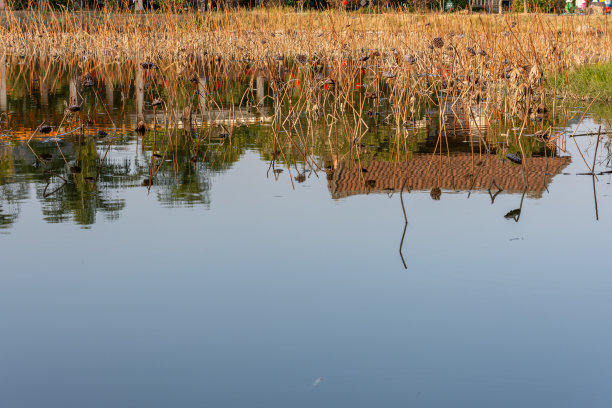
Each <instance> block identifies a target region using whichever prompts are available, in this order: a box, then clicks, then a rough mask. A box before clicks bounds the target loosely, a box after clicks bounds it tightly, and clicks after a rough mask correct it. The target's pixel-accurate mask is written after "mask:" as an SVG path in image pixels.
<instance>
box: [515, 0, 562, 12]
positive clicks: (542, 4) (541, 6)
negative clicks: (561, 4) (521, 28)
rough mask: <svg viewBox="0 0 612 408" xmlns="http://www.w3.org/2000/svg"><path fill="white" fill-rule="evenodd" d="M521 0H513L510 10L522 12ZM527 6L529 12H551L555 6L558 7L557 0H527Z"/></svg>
mask: <svg viewBox="0 0 612 408" xmlns="http://www.w3.org/2000/svg"><path fill="white" fill-rule="evenodd" d="M523 7H524V6H523V0H514V1H513V2H512V11H514V12H516V13H522V12H523V11H524V10H523ZM527 7H529V10H528V11H530V12H534V11H540V12H543V13H551V12H553V11H555V7H558V2H557V0H527Z"/></svg>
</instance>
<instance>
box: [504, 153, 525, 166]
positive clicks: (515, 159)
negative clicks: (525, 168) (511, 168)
mask: <svg viewBox="0 0 612 408" xmlns="http://www.w3.org/2000/svg"><path fill="white" fill-rule="evenodd" d="M506 159H508V160H510V161H511V162H512V163H514V164H523V159H521V156H519V155H518V154H515V153H508V154H507V155H506Z"/></svg>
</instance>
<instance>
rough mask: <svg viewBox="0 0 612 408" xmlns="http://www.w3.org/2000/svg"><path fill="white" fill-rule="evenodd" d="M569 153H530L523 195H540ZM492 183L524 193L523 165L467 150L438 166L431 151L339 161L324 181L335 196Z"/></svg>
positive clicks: (472, 187) (480, 187)
mask: <svg viewBox="0 0 612 408" xmlns="http://www.w3.org/2000/svg"><path fill="white" fill-rule="evenodd" d="M570 162H571V158H570V157H531V158H526V159H524V164H525V174H526V176H527V180H528V187H527V193H528V194H529V195H530V196H532V197H540V196H541V195H542V193H543V192H544V190H545V189H546V187H547V185H548V183H550V181H551V179H552V177H553V176H554V175H556V174H559V173H560V172H561V171H562V170H563V169H564V168H565V167H566V166H567V165H568V164H569V163H570ZM493 177H494V178H495V182H496V183H497V184H498V185H499V186H500V187H501V188H502V189H504V191H507V192H512V193H522V192H523V190H524V183H523V176H522V174H521V167H520V166H516V165H512V164H510V163H508V162H507V161H504V160H502V159H500V158H499V157H497V156H495V155H486V156H480V158H479V157H475V156H472V155H469V154H455V155H451V156H450V159H449V158H447V157H445V158H443V163H442V164H440V163H439V161H438V160H437V159H435V158H434V161H433V162H432V156H431V155H429V154H415V155H414V156H413V157H412V159H410V160H409V161H407V162H406V163H389V162H381V161H372V162H370V163H369V164H368V165H367V166H363V167H362V168H361V169H360V168H358V167H355V166H348V165H346V164H340V165H339V166H338V167H337V168H336V170H335V171H334V172H333V174H332V177H331V179H329V181H328V187H329V190H330V191H331V194H332V197H333V198H342V197H347V196H351V195H355V194H368V193H379V192H383V193H385V192H393V191H399V189H400V188H401V186H402V183H403V182H404V179H406V180H407V182H406V188H409V189H413V190H430V189H432V188H436V187H439V188H443V189H447V190H486V189H488V188H489V186H490V185H491V181H492V179H493Z"/></svg>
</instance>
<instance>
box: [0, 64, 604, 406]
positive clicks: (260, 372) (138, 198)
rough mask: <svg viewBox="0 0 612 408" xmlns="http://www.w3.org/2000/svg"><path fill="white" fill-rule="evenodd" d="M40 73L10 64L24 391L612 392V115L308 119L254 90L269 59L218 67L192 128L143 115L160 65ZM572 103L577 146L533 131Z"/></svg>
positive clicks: (5, 254)
mask: <svg viewBox="0 0 612 408" xmlns="http://www.w3.org/2000/svg"><path fill="white" fill-rule="evenodd" d="M5 70H6V68H5ZM20 72H21V71H20V70H19V69H18V68H15V69H13V70H12V71H11V70H9V73H8V74H3V75H4V83H3V84H0V85H2V87H0V88H2V89H4V95H2V92H0V111H2V112H1V113H2V117H1V120H2V124H1V125H0V126H2V137H1V140H0V143H1V145H0V227H1V229H0V248H1V250H0V253H1V254H2V268H1V272H0V327H1V329H2V336H1V338H0V361H1V365H2V370H0V405H1V406H2V407H19V408H29V407H36V408H40V407H76V406H87V407H111V406H112V407H145V406H146V407H169V406H173V407H196V406H198V407H201V406H214V407H238V406H249V407H287V406H291V407H313V406H317V407H342V406H346V407H348V406H351V407H371V406H385V407H400V406H401V407H405V406H419V407H448V406H472V407H490V406H495V407H517V406H527V407H544V406H554V407H576V406H583V405H586V406H589V407H604V406H610V404H611V403H612V389H611V388H610V387H609V380H610V378H612V349H611V347H610V344H612V327H611V326H610V324H609V318H608V317H609V316H608V311H609V310H610V309H611V308H612V297H611V296H610V293H611V292H612V275H611V274H610V273H609V272H610V267H609V262H610V261H609V259H608V258H607V256H608V245H609V241H608V240H609V236H610V230H611V228H612V205H611V204H612V185H611V184H610V183H611V182H612V175H611V174H610V172H609V171H610V170H611V168H610V140H609V138H608V136H607V135H603V136H601V141H600V143H599V144H598V143H597V142H596V141H597V137H596V136H595V135H594V134H593V133H596V132H597V131H598V130H599V128H600V126H601V129H602V132H608V131H610V128H609V120H610V119H611V117H610V116H607V117H606V116H604V117H602V116H598V115H594V114H590V113H588V114H587V115H585V117H584V119H583V120H582V121H581V120H580V119H581V118H582V113H583V112H584V111H585V108H586V107H587V105H588V104H586V103H585V104H584V105H582V106H578V105H576V106H568V105H567V103H566V102H559V103H561V104H565V108H566V114H565V116H564V119H559V120H557V119H547V120H548V122H546V123H543V124H537V125H533V126H532V125H530V127H529V128H528V130H527V131H526V132H525V134H526V136H525V137H523V139H522V142H521V143H523V145H522V149H523V151H524V155H523V165H522V166H521V165H515V164H513V163H511V162H510V161H509V160H506V159H505V158H504V156H505V154H507V153H511V152H513V149H515V150H514V151H516V146H515V145H513V142H507V143H506V144H504V143H503V142H502V143H492V144H488V145H487V147H486V148H485V147H484V146H485V143H484V142H483V141H482V139H483V137H484V136H483V132H484V134H489V135H490V134H492V133H496V134H506V133H511V132H514V131H516V127H514V128H513V126H512V125H504V126H501V125H500V126H499V129H496V128H495V126H494V125H493V124H491V126H490V127H482V126H475V123H474V121H472V122H470V121H469V120H468V121H467V122H468V123H467V125H466V124H465V123H459V124H457V123H456V121H455V122H453V123H452V124H449V123H450V122H448V121H447V120H446V119H445V120H440V114H439V113H438V114H436V113H432V112H425V113H424V114H423V116H421V117H420V118H419V121H415V123H414V124H413V125H414V126H413V128H414V132H413V133H410V135H409V136H398V135H397V134H398V132H397V129H396V128H395V127H394V125H393V124H387V123H385V121H384V120H383V119H384V115H378V114H374V115H371V116H370V117H368V118H366V119H365V122H366V123H367V124H368V126H369V131H368V132H367V133H365V135H364V136H363V137H362V138H360V139H359V140H358V141H357V142H355V141H353V142H351V141H350V140H348V141H346V140H345V141H343V140H344V139H343V138H344V133H343V131H341V130H338V129H341V128H342V126H340V125H338V126H336V127H335V128H334V129H330V128H329V126H327V125H326V123H325V122H324V119H322V122H316V123H314V125H313V126H312V128H311V130H309V131H307V132H304V134H302V135H300V134H299V132H298V133H294V134H293V136H292V137H293V139H292V140H293V142H290V141H289V137H288V136H287V135H288V134H291V132H289V133H287V132H282V131H281V132H280V135H279V133H277V132H275V131H274V125H273V123H272V121H271V120H270V115H271V114H270V113H269V112H271V111H272V110H273V105H272V103H271V102H270V101H265V102H264V103H263V107H262V108H261V109H260V110H259V111H258V112H257V113H252V112H251V111H248V110H247V111H244V112H242V111H240V109H239V108H236V106H238V101H237V100H239V99H240V98H239V96H240V95H241V92H243V91H244V90H245V89H247V88H248V87H249V86H251V85H249V83H248V81H247V82H242V83H237V84H235V85H227V86H228V87H229V89H226V88H224V87H225V86H226V84H225V83H223V84H220V83H218V82H213V84H215V87H217V88H218V92H217V93H218V94H223V95H222V96H219V98H218V99H217V100H218V101H223V103H224V105H223V106H220V107H217V108H215V110H205V109H202V110H201V111H199V112H197V109H194V110H195V111H196V113H195V114H194V119H193V120H194V125H193V129H191V133H189V132H188V131H187V130H185V121H183V124H182V125H181V127H180V128H173V129H174V130H169V128H166V129H164V127H163V126H159V127H158V128H156V129H149V130H148V131H147V132H146V133H145V135H139V134H138V133H136V132H134V130H133V129H134V128H135V126H136V125H137V122H138V121H139V119H140V118H141V117H142V118H144V120H145V122H146V123H147V126H151V123H152V122H154V120H155V118H156V117H157V116H154V115H157V113H154V111H153V106H152V105H151V104H152V102H153V101H154V99H155V97H156V94H155V93H154V92H153V91H152V89H155V88H154V87H153V86H152V85H149V84H144V85H142V89H144V94H143V93H142V92H141V93H140V94H139V89H138V88H139V86H138V84H136V86H134V85H133V84H132V85H130V84H128V85H125V84H120V83H115V84H114V83H113V81H108V82H107V83H106V84H105V83H104V82H103V81H97V82H96V84H95V85H94V86H93V87H86V86H84V85H83V83H82V81H81V83H76V82H75V83H72V85H71V81H70V75H69V73H68V72H64V71H58V73H54V74H53V75H50V76H48V77H46V76H45V77H44V78H43V77H42V76H39V75H38V74H36V75H30V74H28V75H23V74H21V75H20ZM255 82H256V83H257V81H255ZM187 83H188V81H187ZM263 84H265V85H263ZM71 86H72V87H73V89H72V90H71ZM186 86H188V85H186ZM260 86H264V87H267V86H269V85H268V83H267V82H264V81H262V84H257V87H258V89H259V87H260ZM196 88H197V87H196ZM2 89H0V91H1V90H2ZM189 89H191V88H189ZM262 89H263V88H262ZM266 89H267V88H266ZM268 91H269V90H267V91H266V92H268ZM233 93H235V94H236V95H237V97H236V98H233V97H232V94H233ZM255 93H256V94H257V92H255ZM161 96H162V98H161V99H164V98H163V96H164V95H161ZM72 98H75V100H76V101H77V103H79V104H80V105H81V109H80V110H79V112H76V113H74V114H70V115H66V114H65V112H64V111H65V109H66V107H67V106H70V104H71V102H70V101H71V99H72ZM196 101H197V98H196ZM231 101H235V103H234V105H230V103H231ZM368 103H369V102H368ZM369 104H370V103H369ZM231 106H233V107H234V108H235V111H234V112H233V113H232V114H233V115H234V116H233V117H235V115H237V114H240V115H243V116H244V117H243V118H242V120H241V122H242V123H238V122H236V121H232V120H231V119H228V117H230V116H227V112H226V110H227V109H228V107H231ZM367 106H370V105H367ZM181 108H182V106H181ZM157 109H158V108H156V110H157ZM593 109H594V108H592V109H591V110H590V111H592V110H593ZM166 110H168V109H166ZM205 111H206V112H208V117H206V114H205ZM213 111H214V115H213V116H214V117H212V116H211V115H212V113H211V112H213ZM236 111H238V113H236ZM266 112H267V113H266ZM198 114H199V116H198ZM215 115H216V116H215ZM224 115H225V116H224ZM226 116H227V117H226ZM198 118H199V119H198ZM299 120H302V122H303V123H305V119H304V118H302V119H299ZM43 121H44V122H45V123H46V124H48V125H50V126H51V127H52V129H51V132H50V133H48V134H41V133H40V130H41V129H42V128H41V127H40V125H41V124H42V123H43ZM198 121H200V122H198ZM202 121H204V122H207V124H206V125H205V126H201V122H202ZM302 122H300V123H302ZM476 122H477V121H476ZM440 123H445V124H447V125H448V126H449V127H448V129H447V128H446V127H445V129H446V130H448V133H447V134H446V136H445V137H444V138H441V137H440V134H441V131H440V125H439V124H440ZM239 124H240V126H238V125H239ZM114 126H117V130H116V131H115V128H114ZM534 126H535V127H534ZM538 126H539V127H538ZM547 126H550V127H551V129H552V130H551V132H554V134H555V135H561V136H559V138H558V140H557V141H558V143H557V145H556V146H555V145H551V143H549V142H550V139H548V140H545V139H542V140H536V137H533V136H529V135H533V133H534V132H535V131H536V130H537V129H544V128H546V127H547ZM304 127H307V124H305V125H304ZM37 128H38V129H39V131H36V132H35V130H36V129H37ZM100 131H104V132H106V133H108V134H107V135H103V134H100V133H99V132H100ZM563 131H566V132H567V133H565V134H564V133H562V132H563ZM69 132H70V133H69ZM226 132H227V133H228V134H225V133H226ZM56 133H59V134H60V135H61V136H59V137H57V138H56V136H55V135H56ZM66 133H68V134H66ZM573 133H576V135H577V136H576V137H573V138H572V137H569V135H571V134H573ZM33 134H34V136H33V137H32V138H31V140H30V141H29V142H28V139H29V138H30V137H31V136H32V135H33ZM400 134H404V133H400ZM398 140H399V142H398ZM399 144H402V145H403V146H404V148H403V150H401V151H400V149H396V148H395V146H398V145H399ZM440 145H443V146H444V148H443V149H441V148H440V147H439V146H440ZM596 145H598V146H597V153H596V152H595V150H596ZM595 154H596V155H597V156H596V157H595V160H594V156H595ZM593 163H595V169H594V171H595V173H598V174H597V175H596V176H592V175H585V174H584V173H589V172H591V169H590V167H591V166H592V164H593ZM493 181H495V183H492V182H493ZM489 187H490V189H489ZM402 188H403V193H402V194H400V190H401V189H402ZM406 221H407V222H406Z"/></svg>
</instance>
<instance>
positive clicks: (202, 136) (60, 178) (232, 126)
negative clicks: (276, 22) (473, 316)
mask: <svg viewBox="0 0 612 408" xmlns="http://www.w3.org/2000/svg"><path fill="white" fill-rule="evenodd" d="M0 63H1V64H0V78H1V80H0V103H1V104H2V105H1V106H0V110H2V119H3V120H2V146H1V147H0V152H1V163H0V171H1V173H0V185H1V187H2V197H1V200H2V201H1V204H0V205H1V211H2V212H1V214H2V218H1V219H0V223H1V225H2V226H3V227H6V226H10V225H12V224H13V223H14V222H15V221H16V220H17V218H18V215H19V212H20V203H22V202H23V201H24V200H26V199H28V198H29V197H30V195H33V197H35V198H36V199H37V200H38V201H40V203H41V206H42V214H43V217H44V219H45V220H46V221H48V222H53V223H57V222H65V221H71V222H75V223H77V224H80V225H83V226H87V225H91V224H93V223H95V222H96V217H97V215H98V214H99V215H102V216H103V217H104V218H105V219H108V220H113V219H117V218H118V217H120V216H121V213H122V211H123V210H124V209H125V207H126V198H124V197H125V191H126V190H127V189H140V190H141V191H142V193H143V194H148V195H150V196H152V197H154V198H155V199H156V200H158V201H159V202H160V203H161V204H163V205H165V206H169V207H174V206H201V207H203V208H207V207H208V206H209V204H210V203H211V201H212V200H213V198H212V197H211V194H210V190H211V186H212V183H213V181H212V179H213V176H214V175H215V174H217V173H220V172H225V171H227V170H228V169H229V168H231V167H232V166H233V164H234V163H236V162H238V161H239V160H240V158H241V156H242V155H243V154H244V153H245V152H247V151H255V152H257V153H258V154H259V156H260V158H261V159H262V160H264V161H266V162H268V163H269V169H268V171H267V173H266V174H265V175H264V174H262V177H266V176H267V177H268V178H270V179H273V180H279V175H280V174H281V173H282V172H283V171H287V173H288V174H289V175H290V178H289V181H290V184H291V186H292V187H295V185H296V184H299V183H303V182H304V181H305V180H307V178H309V177H311V176H312V175H315V176H319V174H324V175H326V180H327V187H328V191H329V194H330V196H331V198H332V199H341V198H347V197H351V196H355V195H362V194H371V193H387V194H389V195H392V194H393V193H395V192H398V191H400V189H401V188H402V186H404V187H405V189H406V191H415V190H416V191H418V190H422V191H428V192H429V193H430V196H431V198H432V199H434V200H439V199H441V198H442V195H443V194H445V193H449V192H454V193H456V192H466V193H468V194H470V193H472V192H477V191H480V192H486V193H488V194H490V196H491V202H492V203H494V200H495V197H497V196H498V195H499V194H517V195H521V197H524V196H525V195H526V196H527V197H528V198H536V199H537V198H540V197H542V195H543V194H544V193H545V191H547V189H548V186H549V185H550V183H551V181H552V179H553V178H554V177H555V176H557V175H559V174H561V173H562V172H563V170H564V169H565V168H566V167H567V166H568V165H569V164H570V163H571V161H572V158H571V156H570V155H569V154H568V152H567V149H566V146H565V145H564V143H565V141H566V135H565V134H564V133H563V129H564V127H565V126H571V125H572V124H575V123H576V121H577V120H578V119H577V117H576V115H570V114H565V113H564V112H560V113H559V114H558V115H557V116H555V117H550V118H548V119H546V121H545V122H543V123H537V124H533V123H530V124H528V125H527V126H525V124H520V123H519V124H517V123H514V122H513V121H512V120H507V119H502V118H499V117H497V118H496V117H487V116H486V115H485V114H484V113H483V112H485V110H484V109H479V107H478V106H474V107H469V108H468V107H465V106H463V105H461V104H460V103H456V102H452V103H444V104H443V109H438V108H436V107H435V106H428V105H424V106H421V107H418V109H415V110H414V112H413V115H412V119H410V120H408V121H405V122H403V123H397V121H396V122H394V120H393V119H392V118H391V117H392V115H391V113H390V112H392V109H393V106H392V105H391V103H390V102H388V101H387V100H385V98H383V97H382V96H381V97H377V98H375V99H373V98H363V97H364V94H362V93H360V92H361V91H359V90H358V89H357V90H356V91H355V97H356V98H362V99H360V101H361V102H360V103H362V106H363V111H364V112H365V113H364V115H363V117H358V118H351V117H349V115H345V116H342V115H340V116H337V115H335V114H334V113H333V112H332V113H325V112H321V109H320V107H318V106H314V107H313V106H310V107H304V106H301V108H300V109H302V110H299V109H298V108H297V107H296V106H299V105H300V103H303V100H302V95H301V94H300V93H299V92H297V91H295V90H290V91H291V92H293V93H292V94H291V95H290V96H289V97H288V99H287V103H285V102H283V101H284V99H282V100H280V101H279V98H278V96H277V94H276V93H275V92H276V91H275V89H276V90H278V84H277V82H275V81H276V80H275V79H274V78H272V80H271V77H270V76H269V73H268V74H265V73H262V72H261V71H254V72H250V71H249V72H242V73H241V74H236V77H235V78H228V76H227V75H225V76H223V77H219V76H216V75H218V74H219V72H216V71H214V70H212V71H211V70H210V69H204V68H202V69H200V70H198V71H197V72H195V73H190V74H189V75H187V74H185V73H184V74H182V75H180V76H174V77H173V76H171V75H170V74H169V73H167V72H162V71H161V70H157V69H151V68H150V67H147V68H145V66H143V65H142V64H136V65H133V66H129V67H127V68H126V67H125V66H117V67H114V69H111V70H109V71H108V72H104V73H103V74H102V73H101V72H96V71H95V70H93V69H80V70H78V69H76V68H74V67H62V66H58V65H54V64H47V65H45V66H46V69H44V70H43V69H42V66H43V65H44V64H42V63H41V62H38V63H37V64H34V65H33V66H28V67H26V68H24V69H19V68H16V66H18V64H19V62H15V61H13V62H12V64H14V65H12V66H11V65H10V64H8V66H9V68H11V69H7V61H6V58H3V59H2V60H0ZM287 72H290V71H289V70H287V71H285V73H284V75H288V77H289V78H292V77H291V75H289V74H288V73H287ZM274 75H277V74H276V73H275V74H274ZM294 83H298V82H297V81H296V82H294ZM7 85H9V86H8V87H7ZM283 87H284V89H285V90H284V91H283V92H286V88H287V83H284V85H283ZM170 89H172V91H170ZM294 91H295V92H294ZM287 92H288V91H287ZM380 92H381V95H383V93H384V86H383V85H381V90H380ZM317 97H318V96H317ZM324 97H325V98H331V97H332V96H329V95H324ZM245 100H246V101H247V102H245ZM73 107H77V108H74V109H73ZM279 111H280V112H281V113H282V114H281V115H279V114H278V112H279ZM313 112H314V113H313ZM564 115H565V116H564ZM390 118H391V119H390ZM506 120H507V121H506ZM41 123H45V124H48V125H50V126H51V129H52V131H51V133H49V134H42V132H40V131H39V130H40V126H41ZM140 123H142V124H143V130H144V132H142V133H138V132H134V129H136V128H137V127H138V126H139V124H140ZM517 129H520V131H517ZM518 133H520V134H521V137H516V135H517V134H518ZM562 135H563V137H564V139H563V140H564V142H563V143H560V140H561V138H560V136H562ZM510 152H511V153H513V154H514V153H516V154H519V155H520V157H522V164H521V165H516V164H513V163H511V162H510V161H508V160H506V158H505V156H506V154H507V153H510ZM283 180H284V181H283V182H286V179H283ZM522 201H523V199H522V198H521V202H522ZM507 218H509V219H510V218H511V219H514V220H515V221H518V219H519V218H520V210H517V212H514V213H512V212H509V213H508V214H507Z"/></svg>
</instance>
